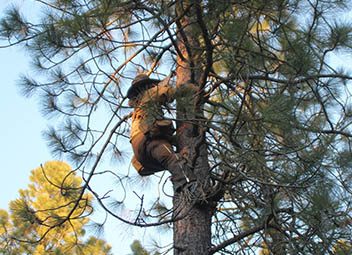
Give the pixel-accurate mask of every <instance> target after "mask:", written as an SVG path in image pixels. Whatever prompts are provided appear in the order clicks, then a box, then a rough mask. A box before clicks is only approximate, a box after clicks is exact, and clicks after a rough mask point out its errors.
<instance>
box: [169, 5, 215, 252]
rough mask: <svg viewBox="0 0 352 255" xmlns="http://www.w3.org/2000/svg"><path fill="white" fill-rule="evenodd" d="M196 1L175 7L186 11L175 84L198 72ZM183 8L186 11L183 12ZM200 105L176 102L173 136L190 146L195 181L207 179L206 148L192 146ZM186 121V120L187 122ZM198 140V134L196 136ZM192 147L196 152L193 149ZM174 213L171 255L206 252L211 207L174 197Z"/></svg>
mask: <svg viewBox="0 0 352 255" xmlns="http://www.w3.org/2000/svg"><path fill="white" fill-rule="evenodd" d="M195 3H196V1H192V0H189V1H180V2H179V3H178V6H177V13H178V15H182V13H186V15H185V16H183V18H182V19H180V22H179V24H178V28H179V31H178V37H177V39H178V47H179V50H180V52H181V53H182V57H181V56H178V59H177V64H178V65H177V69H176V75H177V84H176V85H177V87H178V88H179V87H181V86H187V85H185V84H187V82H192V83H195V84H196V85H197V82H198V81H199V79H200V76H201V72H202V58H201V52H199V49H200V47H199V41H198V40H199V32H198V31H199V27H198V25H197V22H196V20H195V13H194V4H195ZM185 10H187V11H185ZM200 108H201V107H196V106H195V111H194V112H193V113H190V112H187V110H186V109H185V108H183V107H182V105H179V104H178V105H177V118H178V119H179V120H186V121H179V122H178V123H177V127H178V128H177V136H178V146H179V148H178V149H179V150H181V149H182V148H184V147H188V148H191V150H192V152H191V154H193V155H194V154H195V155H197V157H196V160H195V166H194V172H195V174H196V176H197V179H198V181H200V182H206V180H209V164H208V154H207V147H206V144H205V143H200V146H199V148H194V141H195V138H194V137H195V136H197V135H199V132H198V128H199V126H198V125H197V123H195V122H194V120H195V119H196V118H195V117H196V116H197V117H198V118H199V116H201V115H202V112H201V110H200ZM187 120H189V121H187ZM198 140H199V137H198ZM195 149H196V152H195ZM173 203H174V212H175V213H174V216H175V217H180V219H179V220H177V221H176V222H175V223H174V254H175V255H186V254H188V255H189V254H192V255H197V254H199V255H206V254H208V250H209V248H210V246H211V216H212V213H211V211H212V210H211V206H210V205H209V204H208V203H198V202H195V201H194V200H191V201H189V200H187V198H185V197H183V196H182V193H181V195H180V196H175V197H174V200H173Z"/></svg>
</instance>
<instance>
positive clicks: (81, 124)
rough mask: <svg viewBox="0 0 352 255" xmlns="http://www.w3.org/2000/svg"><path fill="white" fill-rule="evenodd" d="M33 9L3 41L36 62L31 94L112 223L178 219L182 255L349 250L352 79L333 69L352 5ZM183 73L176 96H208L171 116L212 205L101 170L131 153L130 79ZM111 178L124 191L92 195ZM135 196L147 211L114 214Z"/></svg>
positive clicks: (121, 171) (121, 170)
mask: <svg viewBox="0 0 352 255" xmlns="http://www.w3.org/2000/svg"><path fill="white" fill-rule="evenodd" d="M36 2H38V3H39V7H38V8H40V6H42V7H43V10H45V11H42V12H41V13H42V15H41V17H40V18H39V19H36V20H31V21H29V20H27V18H26V17H25V15H23V14H22V13H20V12H19V11H18V9H16V8H12V9H10V10H9V11H8V13H7V14H6V16H5V18H4V19H3V20H2V22H1V35H2V36H3V37H4V38H6V39H7V40H8V44H9V45H14V44H21V45H23V47H25V48H26V49H27V50H29V51H30V52H31V54H32V56H33V67H34V69H35V71H36V77H35V78H34V77H27V76H24V77H22V82H21V87H22V91H23V93H24V94H25V95H33V94H34V95H36V96H37V97H39V98H40V99H41V102H42V103H41V107H42V109H43V112H44V113H45V114H47V116H60V118H59V120H60V121H59V122H57V123H56V125H54V127H53V128H51V129H50V130H48V132H47V134H46V137H47V139H48V142H49V146H50V147H51V148H52V149H53V152H54V153H56V154H58V155H63V156H66V157H67V158H68V159H70V160H71V161H72V164H74V170H75V171H80V172H81V173H82V176H83V179H84V181H85V183H84V185H83V187H82V193H81V194H82V195H83V194H84V192H83V191H90V192H91V194H93V195H94V196H95V197H96V198H97V201H99V204H100V206H102V207H103V208H104V209H105V211H106V213H107V214H108V215H109V216H111V217H115V218H116V219H118V220H120V221H122V222H125V223H128V224H131V225H135V226H140V227H147V226H157V225H162V224H168V223H173V229H174V242H173V248H174V253H175V254H213V253H216V252H220V251H221V253H223V254H226V253H229V254H254V253H256V252H257V251H262V252H264V253H265V252H267V251H270V252H271V253H273V254H326V253H331V252H333V250H334V247H335V246H336V245H338V242H339V240H348V239H349V238H348V237H349V236H351V224H349V223H350V222H351V202H352V201H351V181H350V180H351V175H352V172H351V163H350V162H351V161H350V158H351V127H350V124H351V116H352V115H351V104H350V103H351V102H350V93H351V87H350V84H349V82H348V81H349V80H350V79H351V76H350V75H349V74H348V73H347V72H345V71H343V70H341V69H338V68H334V67H333V66H332V64H331V61H330V60H331V57H333V56H334V54H335V53H339V52H340V53H345V52H348V51H349V50H350V48H351V26H350V25H349V24H348V23H345V22H343V15H344V13H345V12H346V10H347V9H346V7H347V6H348V5H349V1H322V0H314V1H311V0H306V1H303V0H302V1H298V0H270V1H230V0H221V1H212V0H208V1H200V0H176V1H152V0H145V1H141V0H133V1H128V0H121V1H119V0H116V1H111V0H95V1H84V0H65V1H63V0H56V1H54V0H53V1H49V0H48V1H45V0H38V1H36ZM340 17H341V19H339V18H340ZM173 71H175V74H176V77H175V78H173V79H172V81H171V82H172V83H175V85H176V86H177V87H178V88H181V87H182V86H185V87H187V86H188V85H187V84H189V83H190V82H191V83H195V84H196V86H198V88H199V91H198V92H197V93H195V94H193V95H191V98H190V97H189V95H188V96H180V97H178V98H177V99H176V105H175V109H174V111H172V112H171V113H170V116H169V117H170V118H172V119H174V120H175V121H176V123H177V128H178V129H177V137H178V146H177V150H180V149H182V148H184V147H190V148H191V157H190V161H191V162H190V163H191V164H193V166H194V171H195V173H196V174H197V176H198V177H199V180H200V182H202V184H203V190H204V195H205V198H204V199H203V201H201V202H200V201H198V202H195V201H192V200H191V201H190V200H187V199H186V198H185V197H184V196H183V195H181V196H176V197H174V198H173V204H172V206H171V205H170V200H171V199H170V195H171V193H170V192H168V188H167V187H166V188H165V189H164V185H163V184H164V183H165V178H167V175H163V174H160V175H156V176H155V177H153V178H152V179H156V178H159V179H160V180H159V183H160V186H159V187H158V188H156V187H153V191H154V192H153V193H151V194H150V193H148V194H147V195H146V194H145V195H146V196H145V195H143V193H142V192H135V193H133V189H132V188H131V186H128V188H126V187H127V186H126V185H130V184H131V175H130V174H128V170H127V167H125V166H124V165H123V164H120V165H118V164H116V165H115V167H114V171H111V170H109V169H110V167H109V166H107V164H106V163H105V164H104V163H103V162H106V160H107V159H110V158H111V156H112V157H113V158H122V157H121V156H123V155H124V153H125V151H126V152H129V151H130V149H129V147H128V146H127V147H124V144H128V131H129V123H130V122H129V120H128V118H129V113H130V111H131V109H130V108H129V107H128V106H127V104H126V97H125V94H126V93H125V92H126V88H127V87H128V86H129V84H130V81H131V80H132V79H133V78H134V77H135V75H136V74H137V73H138V72H147V73H149V74H153V76H154V77H159V78H164V77H166V76H167V75H169V74H170V73H171V72H173ZM37 73H39V74H42V76H39V75H37ZM190 99H191V100H190ZM116 168H117V169H116ZM102 174H104V175H105V176H106V177H107V180H110V179H112V178H111V177H113V178H114V179H115V180H116V183H115V184H114V186H113V187H112V188H111V189H110V187H109V188H108V187H106V190H103V191H101V190H97V189H96V188H94V187H93V186H92V185H93V182H94V180H95V179H96V178H98V177H100V176H102ZM112 190H113V191H112ZM134 191H136V189H135V188H134ZM163 191H164V192H163ZM107 194H109V196H108V195H107ZM132 194H133V195H136V196H137V198H139V200H140V201H136V204H134V205H132V207H133V208H135V207H136V205H139V206H140V208H138V209H137V210H136V211H135V215H130V218H126V217H125V216H122V214H121V213H119V210H118V209H119V207H121V206H122V205H125V206H128V205H129V203H128V200H129V199H126V198H130V197H131V195H132ZM154 195H155V196H154ZM134 201H135V200H134ZM149 202H150V203H149ZM148 204H151V206H150V207H149V206H148ZM78 205H79V203H76V205H75V206H74V207H73V208H72V211H71V215H74V213H75V212H74V211H75V209H78V208H79V206H78Z"/></svg>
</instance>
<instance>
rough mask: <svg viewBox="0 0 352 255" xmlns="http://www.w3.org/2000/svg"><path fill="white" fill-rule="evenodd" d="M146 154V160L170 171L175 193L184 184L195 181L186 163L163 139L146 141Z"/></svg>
mask: <svg viewBox="0 0 352 255" xmlns="http://www.w3.org/2000/svg"><path fill="white" fill-rule="evenodd" d="M146 153H147V156H149V157H148V158H151V159H152V160H153V159H154V160H156V161H157V162H159V164H160V165H161V166H162V167H163V168H164V169H167V170H169V171H170V173H171V175H172V179H171V180H172V182H173V183H174V186H175V190H176V191H180V189H181V188H182V187H183V186H184V185H185V184H187V183H190V182H194V181H196V176H195V174H194V173H193V171H192V169H191V168H190V167H189V166H188V165H187V161H186V160H185V159H184V158H183V157H182V156H181V155H180V154H178V153H175V152H174V151H173V149H172V146H171V144H170V143H169V141H167V140H165V139H153V140H151V141H148V142H147V143H146Z"/></svg>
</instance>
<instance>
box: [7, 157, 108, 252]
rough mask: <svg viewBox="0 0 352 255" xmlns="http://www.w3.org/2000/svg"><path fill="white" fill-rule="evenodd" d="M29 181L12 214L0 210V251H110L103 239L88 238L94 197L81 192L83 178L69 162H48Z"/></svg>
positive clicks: (21, 191) (13, 202)
mask: <svg viewBox="0 0 352 255" xmlns="http://www.w3.org/2000/svg"><path fill="white" fill-rule="evenodd" d="M30 180H31V183H30V184H29V185H28V188H27V189H25V190H20V191H19V193H20V198H18V199H16V200H14V201H11V202H10V213H7V212H6V211H5V210H0V240H1V242H0V253H1V254H9V255H11V254H13V255H15V254H16V255H18V254H33V255H34V254H36V255H41V254H42V255H44V254H77V255H80V254H85V255H89V254H90V255H93V254H94V255H95V254H99V255H108V254H111V253H110V246H109V245H108V244H107V243H106V242H105V241H104V240H101V239H98V238H96V237H94V236H90V237H86V230H85V228H84V227H85V226H87V224H88V222H89V219H88V216H89V215H90V214H91V212H92V210H91V200H92V197H91V196H89V195H87V194H83V195H81V192H82V188H81V185H82V179H81V178H80V177H78V176H77V175H76V174H75V173H74V172H73V171H72V169H71V167H70V166H69V165H67V164H66V163H63V162H60V161H50V162H47V163H46V164H45V165H44V166H42V167H39V168H37V169H34V170H32V172H31V176H30ZM76 205H78V208H76V209H75V210H74V211H73V210H72V208H73V207H74V206H76ZM72 211H73V213H71V212H72Z"/></svg>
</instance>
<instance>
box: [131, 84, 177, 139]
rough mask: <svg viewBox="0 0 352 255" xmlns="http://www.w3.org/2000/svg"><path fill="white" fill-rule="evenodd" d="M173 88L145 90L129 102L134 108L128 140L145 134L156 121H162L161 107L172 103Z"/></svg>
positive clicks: (163, 87)
mask: <svg viewBox="0 0 352 255" xmlns="http://www.w3.org/2000/svg"><path fill="white" fill-rule="evenodd" d="M174 96H175V88H174V87H171V86H169V85H168V84H162V85H160V83H159V85H157V86H155V87H152V88H150V89H147V90H145V91H144V92H143V93H142V94H141V95H140V96H139V97H138V98H137V99H135V100H133V101H132V102H130V105H132V106H133V107H134V112H133V114H132V127H131V133H130V140H131V141H132V140H133V138H134V137H136V136H137V135H138V134H140V133H143V134H147V133H148V132H149V131H150V130H151V129H152V128H153V125H154V123H155V121H156V120H161V119H163V111H162V107H161V106H162V105H165V104H166V103H169V102H172V101H173V100H174Z"/></svg>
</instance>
